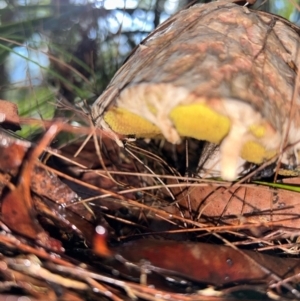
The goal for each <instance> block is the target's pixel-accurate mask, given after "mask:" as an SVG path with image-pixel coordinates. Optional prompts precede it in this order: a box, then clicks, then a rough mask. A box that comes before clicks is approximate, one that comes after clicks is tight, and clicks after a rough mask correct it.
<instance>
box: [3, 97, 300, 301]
mask: <svg viewBox="0 0 300 301" xmlns="http://www.w3.org/2000/svg"><path fill="white" fill-rule="evenodd" d="M0 113H1V114H2V115H1V116H2V117H5V118H2V121H1V129H0V130H1V131H0V201H1V222H0V228H1V232H0V279H1V284H0V293H1V295H0V300H5V298H8V297H9V298H10V299H9V300H19V299H18V298H19V297H20V296H27V297H28V299H29V300H51V301H52V300H53V301H54V300H74V301H76V300H78V301H80V300H240V299H242V298H245V299H247V300H249V299H251V300H253V299H263V300H278V299H280V300H293V299H299V298H300V289H299V277H298V275H299V273H300V260H299V239H298V237H299V232H300V231H299V230H300V225H299V220H300V209H299V204H298V203H299V202H298V199H299V193H298V192H296V191H287V190H283V189H278V188H276V187H270V186H266V185H262V184H261V183H258V181H256V183H255V182H250V181H248V180H249V179H250V178H251V177H249V178H248V179H243V181H241V182H240V183H239V182H236V183H230V182H224V181H219V180H215V179H214V180H212V179H201V178H199V177H194V176H184V171H185V170H184V168H183V167H186V166H185V165H186V155H187V153H189V154H190V155H191V157H190V158H189V161H190V162H191V161H194V162H197V161H198V159H199V158H198V155H200V154H199V152H197V150H198V149H199V148H200V146H201V145H202V143H199V142H197V141H195V140H187V141H184V142H186V143H187V144H188V146H189V151H186V147H185V146H186V145H185V143H182V144H180V145H176V146H174V145H171V144H169V143H167V142H164V143H161V141H151V142H149V143H148V142H147V143H146V142H145V141H137V142H135V143H129V142H128V143H127V144H126V145H125V148H120V147H119V146H118V145H117V144H116V143H115V142H114V141H113V140H112V139H111V138H112V137H108V136H107V135H106V134H107V133H105V132H102V131H101V130H99V129H96V128H94V127H93V126H90V127H83V126H82V127H78V128H75V127H74V126H71V125H69V124H67V123H66V122H65V121H61V120H57V121H51V122H39V121H36V120H30V121H29V120H25V119H21V121H20V118H19V116H18V115H17V110H16V107H15V106H14V105H12V104H11V103H9V102H4V101H0ZM84 121H85V122H86V120H84ZM25 122H31V123H34V122H35V123H39V124H40V126H41V127H43V128H44V129H45V132H44V134H43V135H42V136H41V139H40V140H39V142H37V143H34V142H29V141H25V140H22V139H20V138H17V137H16V136H15V135H14V134H13V133H12V132H11V131H7V129H9V130H15V129H18V128H19V127H20V123H21V124H22V123H25ZM4 128H5V129H4ZM62 132H69V133H72V134H73V135H74V136H75V137H76V139H74V140H73V141H72V142H70V143H67V144H66V145H65V146H64V147H60V148H58V147H56V146H55V139H56V138H57V137H58V136H59V135H60V134H61V133H62ZM83 137H84V138H83ZM85 137H89V139H87V140H86V139H85ZM53 141H54V142H53ZM193 156H196V158H194V157H193ZM263 167H264V166H262V167H261V169H262V171H264V169H263ZM191 169H192V168H191ZM272 170H273V169H272ZM182 171H183V172H182ZM187 171H191V170H187ZM262 174H263V173H262ZM266 174H268V173H266ZM294 175H297V171H295V173H294ZM256 180H257V178H256ZM272 180H273V179H272ZM262 181H264V179H260V182H262ZM280 181H281V182H287V181H291V179H290V178H288V177H287V178H285V177H282V179H280ZM292 181H293V185H294V186H293V187H294V188H297V185H299V181H300V180H299V178H297V177H294V178H293V179H292ZM266 183H267V181H266V182H264V184H266ZM295 190H296V189H295ZM249 296H250V297H249Z"/></svg>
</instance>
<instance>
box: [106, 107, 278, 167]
mask: <svg viewBox="0 0 300 301" xmlns="http://www.w3.org/2000/svg"><path fill="white" fill-rule="evenodd" d="M169 116H170V119H171V121H172V122H173V124H174V127H175V128H176V130H177V132H178V133H179V135H180V136H182V137H190V138H195V139H198V140H205V141H209V142H212V143H217V144H219V143H221V141H222V139H224V138H225V137H226V135H227V134H228V133H229V131H230V119H229V118H228V117H226V116H224V115H221V114H219V113H217V112H215V111H213V110H212V109H210V108H209V107H208V106H206V105H204V104H190V105H179V106H177V107H175V108H174V109H173V110H172V111H171V112H170V115H169ZM104 120H105V122H106V123H107V124H108V125H109V126H110V128H111V129H112V130H113V131H114V132H116V133H118V134H120V135H125V136H128V135H134V136H136V137H137V138H155V137H158V136H161V131H160V129H159V127H157V126H156V125H154V124H153V123H151V122H149V121H148V120H146V119H144V118H143V117H141V116H139V115H137V114H134V113H131V112H129V111H127V110H126V109H124V108H117V107H114V108H111V109H110V110H109V111H107V112H106V113H105V115H104ZM249 132H251V133H252V134H253V136H255V137H256V138H262V137H263V136H264V135H265V128H264V126H261V125H253V126H251V127H250V128H249ZM232 147H235V146H234V145H233V146H232ZM240 155H241V157H242V158H243V159H245V160H246V161H248V162H253V163H256V164H260V163H262V162H263V161H264V160H265V159H269V158H271V157H272V156H273V155H275V151H268V150H266V149H265V148H264V147H263V146H262V145H261V144H259V142H256V141H247V142H246V143H245V144H244V145H243V146H242V151H241V154H240Z"/></svg>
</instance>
